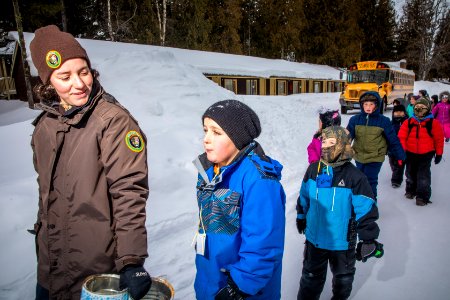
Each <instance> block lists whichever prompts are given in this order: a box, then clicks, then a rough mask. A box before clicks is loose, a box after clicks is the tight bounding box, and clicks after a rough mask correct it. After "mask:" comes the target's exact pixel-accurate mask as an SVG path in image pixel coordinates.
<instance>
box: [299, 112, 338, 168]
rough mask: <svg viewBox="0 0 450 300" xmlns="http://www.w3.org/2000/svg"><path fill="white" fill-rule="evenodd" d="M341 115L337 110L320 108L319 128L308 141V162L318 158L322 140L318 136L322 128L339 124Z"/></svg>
mask: <svg viewBox="0 0 450 300" xmlns="http://www.w3.org/2000/svg"><path fill="white" fill-rule="evenodd" d="M340 125H341V115H340V114H339V111H338V110H330V109H327V108H322V109H320V110H319V129H318V130H317V132H316V133H315V134H314V136H313V138H312V141H311V143H309V145H308V148H307V151H308V163H312V162H315V161H318V160H319V159H320V149H321V148H322V142H321V140H320V136H321V134H322V130H323V129H325V128H327V127H329V126H340Z"/></svg>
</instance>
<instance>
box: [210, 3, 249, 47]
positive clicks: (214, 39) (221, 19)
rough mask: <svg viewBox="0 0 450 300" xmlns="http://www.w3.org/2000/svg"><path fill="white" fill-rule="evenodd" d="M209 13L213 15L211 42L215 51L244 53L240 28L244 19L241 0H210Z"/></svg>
mask: <svg viewBox="0 0 450 300" xmlns="http://www.w3.org/2000/svg"><path fill="white" fill-rule="evenodd" d="M208 15H209V16H211V21H212V22H211V24H212V28H211V34H210V35H209V40H210V44H211V46H212V50H213V51H218V52H223V53H233V54H242V43H241V40H240V36H239V28H240V26H241V20H242V10H241V6H240V0H210V1H209V5H208Z"/></svg>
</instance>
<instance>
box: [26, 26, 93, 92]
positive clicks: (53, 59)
mask: <svg viewBox="0 0 450 300" xmlns="http://www.w3.org/2000/svg"><path fill="white" fill-rule="evenodd" d="M30 50H31V59H32V60H33V64H34V66H35V67H36V69H37V71H38V75H39V77H40V78H41V80H42V82H43V83H44V84H47V83H48V80H49V79H50V75H52V73H53V71H55V70H56V69H58V68H59V67H60V66H61V65H62V64H63V63H64V62H65V61H66V60H69V59H71V58H83V59H85V60H86V61H87V63H88V66H89V68H90V67H91V63H90V61H89V57H88V55H87V53H86V50H84V48H83V47H81V45H80V43H78V41H77V40H76V39H75V38H74V37H73V35H71V34H70V33H67V32H62V31H61V30H59V28H58V27H57V26H55V25H49V26H45V27H41V28H39V29H37V30H36V31H35V32H34V39H33V40H32V41H31V43H30Z"/></svg>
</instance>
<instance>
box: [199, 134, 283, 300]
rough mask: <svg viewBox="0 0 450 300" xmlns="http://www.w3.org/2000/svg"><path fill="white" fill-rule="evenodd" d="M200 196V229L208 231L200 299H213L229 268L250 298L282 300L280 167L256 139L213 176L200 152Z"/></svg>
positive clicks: (225, 278)
mask: <svg viewBox="0 0 450 300" xmlns="http://www.w3.org/2000/svg"><path fill="white" fill-rule="evenodd" d="M194 163H195V165H196V166H197V169H198V171H199V176H198V182H197V200H198V206H199V212H200V213H199V217H200V220H201V222H200V225H199V232H200V233H201V232H203V231H205V232H206V247H205V249H206V250H205V253H204V255H200V254H197V255H196V259H195V264H196V267H197V274H196V278H195V283H194V288H195V292H196V297H197V299H208V300H210V299H214V297H215V295H216V294H217V292H218V291H219V290H220V289H221V288H223V287H225V286H226V284H227V276H226V275H225V273H224V272H222V271H221V269H223V270H227V271H229V272H230V275H231V277H232V279H233V280H234V281H235V282H236V284H237V286H238V287H239V289H240V290H241V291H243V292H244V293H246V294H249V295H250V297H249V298H247V299H280V297H281V292H280V291H281V262H282V258H283V250H284V235H285V232H284V228H285V201H286V197H285V193H284V190H283V187H282V185H281V183H280V179H281V170H282V168H283V167H282V165H281V164H280V163H279V162H277V161H276V160H273V159H271V158H270V157H268V156H266V155H265V154H264V151H263V150H262V148H261V147H260V146H259V145H258V144H257V143H256V142H253V143H251V144H250V145H249V146H247V147H246V148H244V149H243V150H241V151H240V153H239V154H238V156H237V158H235V159H234V161H233V162H232V163H231V164H230V165H228V166H225V167H222V168H220V171H219V173H218V174H217V175H215V174H214V170H213V169H214V165H213V164H212V163H211V162H210V161H208V160H207V158H206V155H205V154H202V155H200V156H199V158H198V159H197V160H196V161H194Z"/></svg>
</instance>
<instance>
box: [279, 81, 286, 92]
mask: <svg viewBox="0 0 450 300" xmlns="http://www.w3.org/2000/svg"><path fill="white" fill-rule="evenodd" d="M277 95H286V80H277Z"/></svg>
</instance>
